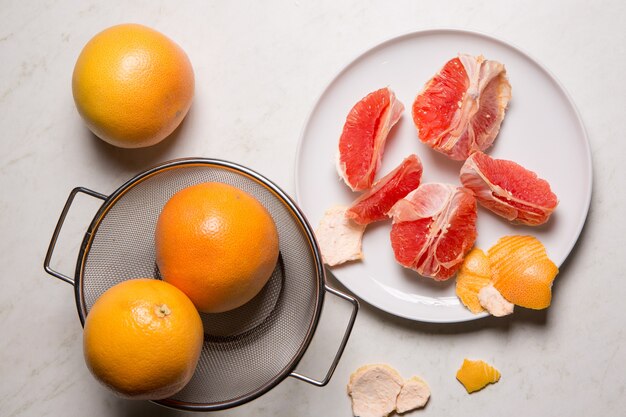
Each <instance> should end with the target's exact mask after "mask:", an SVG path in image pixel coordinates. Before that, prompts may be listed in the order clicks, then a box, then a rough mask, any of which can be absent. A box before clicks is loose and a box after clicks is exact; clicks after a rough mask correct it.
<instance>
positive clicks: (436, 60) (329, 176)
mask: <svg viewBox="0 0 626 417" xmlns="http://www.w3.org/2000/svg"><path fill="white" fill-rule="evenodd" d="M459 52H463V53H470V54H474V55H478V54H483V55H484V56H485V57H486V58H487V59H493V60H497V61H500V62H502V63H504V64H505V66H506V69H507V74H508V77H509V81H510V83H511V86H512V88H513V98H512V100H511V102H510V103H509V109H508V111H507V114H506V117H505V118H504V122H503V124H502V129H501V131H500V134H499V135H498V137H497V138H496V141H495V144H494V146H493V147H492V148H490V149H489V150H488V152H489V154H490V155H491V156H493V157H495V158H503V159H510V160H513V161H515V162H518V163H519V164H521V165H523V166H524V167H526V168H528V169H530V170H533V171H535V172H536V173H537V174H538V175H539V176H540V177H542V178H545V179H546V180H547V181H548V182H549V183H550V184H551V186H552V190H553V191H554V192H555V194H556V195H557V197H558V198H559V206H558V207H557V209H556V211H555V212H554V214H553V215H552V217H551V219H550V221H549V222H548V223H547V224H546V225H544V226H540V227H529V226H514V225H511V224H509V223H508V222H507V221H505V220H503V219H501V218H499V217H497V216H496V215H494V214H492V213H491V212H489V211H487V210H485V209H482V208H479V212H478V223H477V229H478V239H477V241H476V245H477V246H478V247H480V248H482V249H484V250H486V249H488V248H489V247H491V246H492V245H493V244H494V243H495V242H496V241H497V240H498V238H500V237H502V236H504V235H510V234H530V235H533V236H536V237H537V238H538V239H539V240H541V241H542V242H543V244H544V245H545V246H546V249H547V251H548V255H549V256H550V258H551V259H552V260H553V261H554V262H555V263H556V264H557V265H559V266H560V265H561V264H562V263H563V261H564V260H565V258H566V257H567V255H568V254H569V252H570V250H571V249H572V247H573V246H574V244H575V243H576V240H577V239H578V236H579V234H580V232H581V230H582V227H583V224H584V222H585V218H586V217H587V211H588V209H589V202H590V199H591V185H592V171H591V153H590V149H589V142H588V140H587V137H586V133H585V129H584V127H583V124H582V121H581V119H580V117H579V115H578V113H577V111H576V109H575V107H574V104H573V103H572V101H571V100H570V98H569V97H568V95H567V93H566V92H565V91H564V90H563V88H562V87H561V85H560V84H559V83H558V81H556V79H555V78H554V77H553V76H552V75H550V73H549V72H548V71H547V70H546V69H545V68H544V67H542V66H541V65H540V64H538V63H537V62H536V61H535V60H533V59H532V58H530V57H529V56H528V55H526V54H525V53H523V52H521V51H520V50H519V49H517V48H515V47H513V46H511V45H509V44H507V43H504V42H502V41H500V40H497V39H494V38H491V37H489V36H486V35H483V34H479V33H474V32H467V31H461V30H447V29H446V30H443V29H442V30H428V31H422V32H415V33H410V34H407V35H404V36H400V37H397V38H393V39H391V40H388V41H386V42H384V43H382V44H380V45H378V46H375V47H374V48H372V49H370V50H368V51H366V52H365V53H363V54H361V55H360V56H359V57H357V58H356V59H355V60H353V61H352V62H351V63H350V64H348V65H347V66H346V67H345V68H344V69H343V70H342V71H341V72H340V73H339V74H338V75H337V76H336V77H335V78H334V79H333V80H332V82H331V83H330V84H329V85H328V87H327V88H326V90H324V92H323V93H322V95H321V96H320V98H319V99H318V101H317V103H316V105H315V106H314V108H313V110H312V112H311V114H310V116H309V119H308V120H307V122H306V124H305V126H304V129H303V131H302V135H301V138H300V144H299V147H298V154H297V161H296V196H297V200H298V203H299V205H300V207H301V208H302V209H303V211H304V213H305V214H306V216H307V217H308V219H309V221H310V222H311V224H312V225H313V226H314V227H315V226H317V224H318V223H319V221H320V219H321V218H322V215H323V213H324V211H325V210H326V209H327V208H329V207H331V206H333V205H336V204H346V205H347V204H349V203H350V202H351V201H352V200H354V199H355V198H356V197H357V193H353V192H351V191H350V190H349V188H348V187H347V186H346V185H345V184H344V183H343V182H342V181H340V180H339V177H338V175H337V173H336V171H335V156H336V152H337V143H338V140H339V136H340V134H341V131H342V128H343V124H344V121H345V118H346V116H347V114H348V112H349V111H350V109H351V108H352V106H353V105H354V104H355V103H356V102H357V101H359V100H360V99H361V98H363V97H364V96H365V95H367V94H368V93H369V92H371V91H374V90H376V89H378V88H382V87H384V86H389V88H391V89H392V90H393V91H394V92H395V93H396V96H397V97H398V99H399V100H400V101H402V103H404V105H405V108H406V109H405V112H404V114H403V116H402V118H401V119H400V121H399V122H398V124H397V125H396V126H395V127H394V128H393V129H392V131H391V133H390V136H389V138H388V141H387V146H386V148H385V153H384V156H383V163H382V166H381V169H380V170H379V172H378V175H377V178H380V177H381V176H383V175H384V174H386V173H387V172H389V171H390V170H391V169H393V168H394V167H396V166H397V165H398V164H399V163H400V161H402V159H403V158H404V157H406V156H407V155H409V154H410V153H417V155H419V157H420V158H421V159H422V163H423V164H424V174H423V177H422V183H424V182H450V183H453V184H459V179H458V173H459V169H460V167H461V165H462V163H461V162H457V161H452V160H450V159H448V158H447V157H445V156H443V155H441V154H439V153H437V152H435V151H433V150H431V149H430V148H428V147H427V146H426V145H424V144H422V143H421V142H420V141H419V140H418V138H417V131H416V129H415V127H414V126H413V122H412V118H411V110H410V109H411V106H412V103H413V99H414V98H415V96H416V95H417V93H418V92H419V91H421V89H422V87H423V85H424V83H425V82H426V81H428V80H429V79H430V78H431V77H432V76H433V75H434V74H435V73H436V72H437V71H438V70H439V69H440V68H441V67H442V66H443V64H444V63H445V62H447V61H448V60H449V59H451V58H453V57H454V56H456V55H457V54H458V53H459ZM390 228H391V226H390V222H379V223H375V224H371V225H369V226H368V227H367V229H366V231H365V236H364V239H363V253H364V257H365V259H364V260H363V261H362V262H353V263H349V264H345V265H342V266H339V267H335V268H333V273H334V274H335V276H336V277H337V279H338V280H339V281H340V282H341V283H342V284H344V285H345V286H346V287H347V288H348V289H350V290H351V291H352V292H353V293H354V294H356V295H357V296H358V297H360V298H361V299H363V300H364V301H366V302H368V303H370V304H372V305H374V306H376V307H378V308H380V309H382V310H384V311H387V312H389V313H391V314H394V315H397V316H401V317H405V318H408V319H413V320H419V321H425V322H460V321H466V320H473V319H476V318H480V317H484V316H485V314H480V315H474V314H472V313H471V312H469V311H468V310H467V309H465V307H464V306H463V305H462V304H460V303H459V301H458V299H457V297H456V296H455V291H454V283H455V280H454V279H451V280H449V281H447V282H435V281H433V280H431V279H429V278H424V277H421V276H419V275H418V274H417V273H415V272H413V271H411V270H408V269H405V268H403V267H402V266H400V265H399V264H397V263H396V262H395V260H394V256H393V252H392V249H391V244H390V242H389V231H390ZM557 279H558V278H557Z"/></svg>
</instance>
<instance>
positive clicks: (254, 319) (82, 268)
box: [44, 159, 358, 411]
mask: <svg viewBox="0 0 626 417" xmlns="http://www.w3.org/2000/svg"><path fill="white" fill-rule="evenodd" d="M211 181H215V182H223V183H226V184H230V185H232V186H235V187H237V188H239V189H241V190H243V191H246V192H247V193H249V194H251V195H252V196H254V197H255V198H256V199H257V200H258V201H259V202H260V203H261V204H262V205H263V206H264V207H265V208H266V209H267V210H268V211H269V213H270V214H271V216H272V218H273V219H274V222H275V224H276V227H277V230H278V235H279V245H280V256H279V261H278V263H277V265H276V268H275V269H274V272H273V274H272V276H271V278H270V280H269V281H268V283H267V285H266V286H265V287H264V288H263V290H262V291H261V292H260V293H259V294H258V295H257V296H256V297H255V298H254V299H253V300H251V301H250V302H248V303H247V304H245V305H243V306H241V307H239V308H237V309H235V310H231V311H228V312H225V313H218V314H204V313H202V314H201V317H202V321H203V324H204V330H205V337H204V344H203V349H202V353H201V357H200V360H199V363H198V366H197V368H196V372H195V374H194V376H193V378H192V379H191V381H190V382H189V384H188V385H187V386H186V387H185V388H184V389H183V390H182V391H180V392H179V393H177V394H176V395H175V396H173V397H171V398H169V399H166V400H162V401H158V403H160V404H162V405H166V406H169V407H174V408H180V409H188V410H201V411H207V410H216V409H223V408H229V407H232V406H235V405H238V404H242V403H244V402H247V401H250V400H251V399H253V398H256V397H258V396H259V395H261V394H263V393H265V392H266V391H268V390H269V389H271V388H272V387H274V386H275V385H276V384H278V383H279V382H280V381H282V380H283V379H284V378H285V377H287V376H294V377H296V378H299V379H302V380H305V381H307V382H310V383H313V384H315V385H325V384H326V383H327V382H328V379H329V378H330V376H331V375H332V372H333V370H334V368H335V366H336V364H337V361H338V360H339V357H340V355H341V353H342V352H343V348H344V347H345V343H346V341H347V338H348V337H349V333H350V331H351V329H352V325H353V323H354V319H355V316H356V312H357V309H358V303H357V302H356V300H355V299H354V298H352V297H349V296H347V295H345V294H342V293H339V292H338V291H336V290H333V289H331V288H329V287H326V286H325V284H324V269H323V264H322V261H321V255H320V253H319V250H318V247H317V244H316V243H315V239H314V237H313V233H312V231H311V228H310V226H309V225H308V223H307V221H306V219H305V218H304V216H303V215H302V214H301V213H300V211H299V209H298V208H297V207H296V205H295V204H294V203H293V202H292V201H291V199H290V198H289V197H288V196H287V195H286V194H284V193H283V192H282V191H281V190H280V189H279V188H278V187H276V186H275V185H274V184H272V183H271V182H270V181H268V180H267V179H265V178H264V177H262V176H260V175H259V174H256V173H255V172H253V171H251V170H249V169H247V168H244V167H241V166H239V165H236V164H232V163H229V162H225V161H219V160H213V159H183V160H176V161H171V162H168V163H165V164H163V165H160V166H159V167H156V168H153V169H151V170H148V171H146V172H144V173H142V174H139V175H138V176H136V177H135V178H133V179H131V180H130V181H128V182H127V183H126V184H124V185H123V186H121V187H120V188H119V189H118V190H117V191H115V192H114V193H113V194H112V195H111V196H108V197H107V196H103V195H102V194H99V193H96V192H93V191H91V190H86V189H83V188H77V189H75V190H74V191H73V192H72V193H71V194H70V198H69V199H68V202H67V203H66V206H65V208H64V210H63V212H62V214H61V218H60V219H59V223H58V224H57V228H56V229H55V232H54V235H53V238H52V241H51V243H50V247H49V250H48V253H47V255H46V260H45V262H44V267H45V269H46V271H47V272H49V273H50V274H52V275H54V276H57V277H58V278H61V279H63V280H65V281H67V282H70V283H73V284H74V288H75V295H76V304H77V307H78V313H79V316H80V319H81V322H82V323H83V324H84V320H85V317H86V315H87V314H88V312H89V309H90V308H91V306H92V305H93V304H94V302H95V301H96V299H97V298H98V297H99V296H100V295H101V294H102V293H103V292H104V291H106V290H107V289H108V288H110V287H112V286H113V285H115V284H117V283H119V282H122V281H124V280H127V279H133V278H140V277H154V278H156V279H159V278H160V276H159V271H158V268H157V267H156V262H155V248H154V230H155V226H156V221H157V218H158V216H159V214H160V212H161V209H162V208H163V206H164V205H165V203H166V202H167V201H168V200H169V199H170V197H171V196H172V195H174V194H175V193H176V192H178V191H179V190H181V189H183V188H186V187H188V186H191V185H194V184H198V183H202V182H211ZM77 192H86V193H87V194H90V195H92V196H94V197H98V198H102V199H104V200H105V202H104V203H103V205H102V206H101V208H100V210H99V211H98V213H97V214H96V216H95V217H94V220H93V221H92V223H91V225H90V227H89V229H88V231H87V233H86V235H85V237H84V239H83V244H82V246H81V251H80V254H79V257H78V262H77V266H76V273H75V277H76V278H75V279H74V280H72V279H71V278H69V277H67V276H65V275H63V274H60V273H58V272H56V271H54V270H52V269H51V268H50V266H49V264H50V258H51V255H52V251H53V249H54V245H55V243H56V239H57V237H58V233H59V231H60V228H61V226H62V223H63V221H64V218H65V215H66V214H67V210H68V209H69V206H70V205H71V202H72V200H73V197H74V195H75V194H76V193H77ZM325 290H327V291H330V292H331V293H333V294H335V295H338V296H340V297H342V298H344V299H346V300H348V301H350V302H352V304H353V313H352V316H351V318H350V321H349V324H348V328H347V330H346V333H345V334H344V338H343V340H342V343H341V346H340V347H339V351H338V352H337V355H336V357H335V360H334V361H333V363H332V365H331V367H330V370H329V371H328V373H327V375H326V378H325V379H324V380H323V381H317V380H314V379H312V378H309V377H306V376H303V375H300V374H298V373H296V372H293V370H294V368H295V366H296V365H297V363H298V361H299V360H300V358H301V357H302V355H303V354H304V351H305V350H306V348H307V347H308V344H309V342H310V340H311V337H312V336H313V332H314V331H315V328H316V326H317V322H318V320H319V313H320V310H321V307H322V303H323V300H324V294H325Z"/></svg>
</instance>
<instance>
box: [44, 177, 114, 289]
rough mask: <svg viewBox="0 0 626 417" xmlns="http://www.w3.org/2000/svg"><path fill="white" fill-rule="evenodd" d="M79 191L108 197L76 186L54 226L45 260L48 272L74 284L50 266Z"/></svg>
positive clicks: (99, 196)
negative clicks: (66, 219) (68, 213)
mask: <svg viewBox="0 0 626 417" xmlns="http://www.w3.org/2000/svg"><path fill="white" fill-rule="evenodd" d="M78 193H84V194H87V195H90V196H92V197H96V198H99V199H102V200H106V199H107V198H108V197H107V196H106V195H104V194H100V193H98V192H96V191H92V190H90V189H88V188H84V187H76V188H74V189H73V190H72V191H71V192H70V196H69V197H68V198H67V202H66V203H65V207H63V211H62V212H61V216H60V217H59V221H58V222H57V225H56V227H55V228H54V233H52V239H50V246H48V252H46V259H45V260H44V261H43V269H45V270H46V272H47V273H49V274H50V275H52V276H54V277H57V278H58V279H60V280H62V281H65V282H67V283H69V284H72V285H74V280H73V279H72V278H70V277H68V276H67V275H64V274H62V273H60V272H57V271H55V270H54V269H52V268H51V267H50V260H51V259H52V252H54V247H55V246H56V244H57V239H58V237H59V233H60V232H61V227H62V226H63V222H64V221H65V216H67V212H68V211H69V210H70V207H71V205H72V202H73V201H74V197H76V194H78Z"/></svg>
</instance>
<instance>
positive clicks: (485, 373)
mask: <svg viewBox="0 0 626 417" xmlns="http://www.w3.org/2000/svg"><path fill="white" fill-rule="evenodd" d="M456 379H458V380H459V382H460V383H461V384H463V386H464V387H465V389H466V390H467V393H468V394H471V393H472V392H475V391H480V390H481V389H483V388H485V387H486V386H487V385H489V384H495V383H496V382H498V381H499V380H500V372H499V371H498V370H497V369H496V368H494V367H493V366H491V365H489V364H488V363H487V362H484V361H481V360H476V361H473V360H469V359H464V360H463V365H461V368H460V369H459V370H458V371H457V373H456Z"/></svg>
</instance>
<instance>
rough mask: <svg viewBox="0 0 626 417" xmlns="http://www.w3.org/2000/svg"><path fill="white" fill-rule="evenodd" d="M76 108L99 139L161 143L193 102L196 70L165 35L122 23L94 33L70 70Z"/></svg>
mask: <svg viewBox="0 0 626 417" xmlns="http://www.w3.org/2000/svg"><path fill="white" fill-rule="evenodd" d="M72 92H73V95H74V102H75V103H76V107H77V109H78V112H79V113H80V115H81V116H82V118H83V119H84V120H85V123H86V124H87V126H88V127H89V129H90V130H91V131H92V132H93V133H94V134H95V135H96V136H98V137H99V138H100V139H102V140H104V141H106V142H108V143H110V144H112V145H115V146H118V147H122V148H142V147H146V146H151V145H154V144H157V143H159V142H160V141H162V140H163V139H165V138H166V137H167V136H169V135H170V134H171V133H172V132H173V131H174V129H176V127H178V125H179V124H180V123H181V122H182V120H183V119H184V118H185V115H186V114H187V111H188V110H189V107H190V106H191V101H192V98H193V92H194V73H193V68H192V66H191V62H190V61H189V58H188V57H187V55H186V54H185V52H184V51H183V50H182V49H181V48H180V46H178V45H177V44H176V43H174V42H173V41H172V40H171V39H169V38H168V37H166V36H165V35H163V34H161V33H159V32H157V31H156V30H153V29H150V28H148V27H146V26H142V25H138V24H122V25H118V26H113V27H111V28H108V29H106V30H104V31H102V32H100V33H98V34H97V35H95V36H94V37H93V38H92V39H91V40H90V41H89V42H87V44H86V45H85V47H84V48H83V50H82V52H81V53H80V55H79V57H78V60H77V61H76V65H75V67H74V74H73V76H72Z"/></svg>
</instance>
